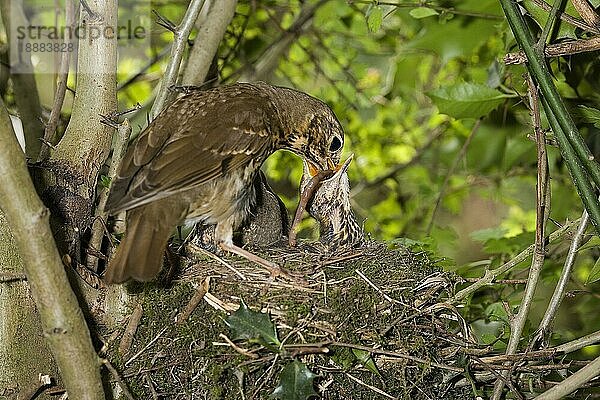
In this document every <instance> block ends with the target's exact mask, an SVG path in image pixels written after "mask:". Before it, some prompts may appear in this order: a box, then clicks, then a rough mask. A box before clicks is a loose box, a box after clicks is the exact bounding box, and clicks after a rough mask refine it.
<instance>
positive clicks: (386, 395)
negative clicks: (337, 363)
mask: <svg viewBox="0 0 600 400" xmlns="http://www.w3.org/2000/svg"><path fill="white" fill-rule="evenodd" d="M344 375H346V376H347V377H348V378H350V379H352V380H353V381H354V382H356V383H358V384H359V385H363V386H364V387H367V388H369V389H371V390H372V391H374V392H375V393H378V394H380V395H382V396H384V397H387V398H388V399H393V400H395V399H396V398H397V397H395V396H392V395H391V394H389V393H386V392H384V391H383V390H381V389H379V388H378V387H375V386H373V385H369V384H368V383H365V382H363V381H361V380H360V379H358V378H357V377H355V376H353V375H350V374H349V373H347V372H346V373H344Z"/></svg>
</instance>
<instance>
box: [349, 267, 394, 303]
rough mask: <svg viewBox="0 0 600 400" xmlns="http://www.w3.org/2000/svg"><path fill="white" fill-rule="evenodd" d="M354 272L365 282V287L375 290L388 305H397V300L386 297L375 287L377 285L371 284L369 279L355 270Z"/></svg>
mask: <svg viewBox="0 0 600 400" xmlns="http://www.w3.org/2000/svg"><path fill="white" fill-rule="evenodd" d="M355 271H356V274H357V275H358V276H360V277H361V278H362V280H364V281H365V282H367V285H369V286H371V287H372V288H373V289H375V290H376V291H377V292H379V293H380V294H381V295H382V296H383V298H384V299H386V300H387V301H389V302H390V303H393V304H398V301H397V300H394V299H392V298H391V297H390V296H388V295H387V294H385V293H384V291H383V290H381V289H380V288H378V287H377V285H375V284H374V283H373V282H371V280H370V279H369V278H367V277H366V276H365V274H363V273H362V272H360V270H358V269H357V270H355Z"/></svg>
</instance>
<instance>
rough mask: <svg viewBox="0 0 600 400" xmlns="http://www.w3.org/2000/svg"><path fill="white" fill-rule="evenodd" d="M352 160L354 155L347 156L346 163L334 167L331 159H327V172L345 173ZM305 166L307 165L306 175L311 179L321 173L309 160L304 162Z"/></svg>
mask: <svg viewBox="0 0 600 400" xmlns="http://www.w3.org/2000/svg"><path fill="white" fill-rule="evenodd" d="M353 158H354V154H350V156H348V158H347V159H346V161H344V162H343V163H341V164H338V165H335V163H334V162H333V160H331V158H328V159H327V170H329V171H332V172H335V173H337V172H338V171H340V170H342V169H343V170H344V171H346V170H347V169H348V166H349V165H350V163H351V162H352V159H353ZM306 161H307V164H308V173H309V174H310V176H311V178H312V177H313V176H315V175H317V174H318V173H319V172H320V171H322V169H321V168H319V166H318V165H316V164H315V163H313V162H312V161H310V160H306Z"/></svg>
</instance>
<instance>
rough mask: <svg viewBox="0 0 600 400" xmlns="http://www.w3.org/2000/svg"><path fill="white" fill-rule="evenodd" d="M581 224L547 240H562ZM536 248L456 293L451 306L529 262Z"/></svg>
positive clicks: (573, 223) (566, 227)
mask: <svg viewBox="0 0 600 400" xmlns="http://www.w3.org/2000/svg"><path fill="white" fill-rule="evenodd" d="M579 222H580V220H579V219H577V220H575V221H571V222H567V223H565V224H564V225H563V226H562V227H561V228H560V229H557V230H556V231H554V232H552V233H551V234H550V236H548V238H547V240H546V241H547V243H548V244H550V243H553V242H555V241H556V240H558V239H560V238H562V237H563V236H564V235H565V234H567V233H568V232H570V231H571V229H573V228H574V227H575V226H576V225H577V224H579ZM534 247H535V246H534V245H533V244H532V245H531V246H529V247H527V248H526V249H525V250H523V251H522V252H520V253H519V254H517V255H516V256H515V257H514V258H513V259H511V260H509V261H507V262H506V263H504V264H502V265H501V266H499V267H498V268H496V269H488V270H487V271H485V274H484V275H483V276H482V277H481V278H480V279H479V280H478V281H477V282H475V283H473V284H471V285H469V286H467V287H466V288H464V289H462V290H461V291H459V292H458V293H456V294H455V295H454V296H453V297H452V298H450V299H449V300H448V302H449V303H450V304H455V303H458V302H460V301H462V300H464V299H465V298H467V297H468V296H470V295H471V294H473V293H475V292H476V291H477V290H479V289H481V288H483V287H486V286H488V285H490V284H491V283H492V282H494V280H495V279H496V277H498V276H500V275H502V274H505V273H506V272H508V271H510V270H511V269H513V268H514V267H516V266H517V265H519V264H520V263H522V262H523V261H525V260H527V258H529V256H531V255H532V254H533V251H534Z"/></svg>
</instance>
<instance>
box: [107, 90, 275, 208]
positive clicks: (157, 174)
mask: <svg viewBox="0 0 600 400" xmlns="http://www.w3.org/2000/svg"><path fill="white" fill-rule="evenodd" d="M279 126H280V125H279V122H278V117H277V112H276V109H275V108H274V106H273V104H272V102H271V101H270V99H269V98H268V97H267V96H264V95H263V96H261V92H260V91H257V90H256V87H254V86H252V85H233V86H229V87H222V88H219V89H216V90H210V91H206V92H192V93H190V94H188V95H185V96H183V97H181V98H179V99H177V100H176V101H175V102H174V103H173V104H172V105H171V106H169V107H168V108H167V109H166V110H164V111H163V112H162V113H161V114H160V115H159V116H158V117H157V118H156V119H155V120H154V121H153V122H152V123H151V124H150V125H149V126H148V128H146V129H145V130H144V132H142V133H141V134H140V136H139V137H138V139H137V140H136V142H135V143H134V144H133V146H131V147H130V148H129V149H128V151H127V153H126V155H125V158H124V160H123V165H122V167H121V170H120V172H119V174H118V175H117V177H116V179H115V180H114V182H113V184H112V186H111V193H110V196H109V199H108V204H107V210H108V211H109V212H113V213H115V212H118V211H122V210H127V209H130V208H134V207H138V206H140V205H142V204H146V203H149V202H151V201H154V200H158V199H160V198H163V197H166V196H169V195H171V194H174V193H177V192H180V191H184V190H187V189H190V188H192V187H195V186H198V185H201V184H203V183H206V182H208V181H210V180H212V179H214V178H217V177H220V176H223V175H224V174H226V173H227V172H229V171H231V170H233V169H235V168H238V167H240V166H242V165H245V164H247V163H248V162H250V160H252V159H253V158H254V157H255V156H256V155H258V154H263V152H270V151H271V149H273V147H274V143H275V140H274V136H273V135H272V133H276V132H277V130H278V129H279V128H278V127H279Z"/></svg>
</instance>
